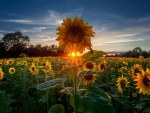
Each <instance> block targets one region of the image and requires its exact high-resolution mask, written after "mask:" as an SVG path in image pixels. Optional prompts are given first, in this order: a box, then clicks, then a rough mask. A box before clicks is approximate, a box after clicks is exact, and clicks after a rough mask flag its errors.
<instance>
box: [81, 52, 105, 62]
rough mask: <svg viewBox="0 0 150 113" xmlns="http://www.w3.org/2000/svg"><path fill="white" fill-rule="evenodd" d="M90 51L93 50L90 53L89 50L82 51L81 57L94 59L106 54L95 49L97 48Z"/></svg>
mask: <svg viewBox="0 0 150 113" xmlns="http://www.w3.org/2000/svg"><path fill="white" fill-rule="evenodd" d="M92 51H93V52H92V53H91V51H88V52H87V53H84V54H83V55H82V58H84V59H86V60H93V59H96V58H98V57H101V56H103V55H106V53H105V52H103V51H97V50H92Z"/></svg>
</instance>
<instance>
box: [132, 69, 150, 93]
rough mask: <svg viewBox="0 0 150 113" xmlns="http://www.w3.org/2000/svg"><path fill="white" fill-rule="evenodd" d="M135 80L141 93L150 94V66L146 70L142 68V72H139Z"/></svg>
mask: <svg viewBox="0 0 150 113" xmlns="http://www.w3.org/2000/svg"><path fill="white" fill-rule="evenodd" d="M134 81H136V82H137V84H135V85H136V89H139V90H140V93H143V94H144V95H145V94H147V95H150V70H149V69H148V68H147V69H146V71H145V72H144V70H142V71H141V73H137V77H135V78H134Z"/></svg>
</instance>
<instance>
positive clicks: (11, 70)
mask: <svg viewBox="0 0 150 113" xmlns="http://www.w3.org/2000/svg"><path fill="white" fill-rule="evenodd" d="M8 71H9V73H10V74H14V73H15V71H16V70H15V68H9V70H8Z"/></svg>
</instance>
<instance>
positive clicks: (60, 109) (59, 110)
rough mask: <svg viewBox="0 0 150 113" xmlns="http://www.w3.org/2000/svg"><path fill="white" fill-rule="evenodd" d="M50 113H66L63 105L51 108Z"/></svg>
mask: <svg viewBox="0 0 150 113" xmlns="http://www.w3.org/2000/svg"><path fill="white" fill-rule="evenodd" d="M48 113H65V108H64V106H63V105H62V104H56V105H54V106H53V107H51V108H50V110H49V111H48Z"/></svg>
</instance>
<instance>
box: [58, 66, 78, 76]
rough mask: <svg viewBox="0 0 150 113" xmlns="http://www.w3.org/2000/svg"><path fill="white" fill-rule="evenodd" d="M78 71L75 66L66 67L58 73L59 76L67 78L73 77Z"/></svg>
mask: <svg viewBox="0 0 150 113" xmlns="http://www.w3.org/2000/svg"><path fill="white" fill-rule="evenodd" d="M77 71H78V67H77V66H68V67H66V68H64V69H62V70H61V71H60V74H66V75H67V76H70V77H71V76H74V75H75V74H76V73H77Z"/></svg>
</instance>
